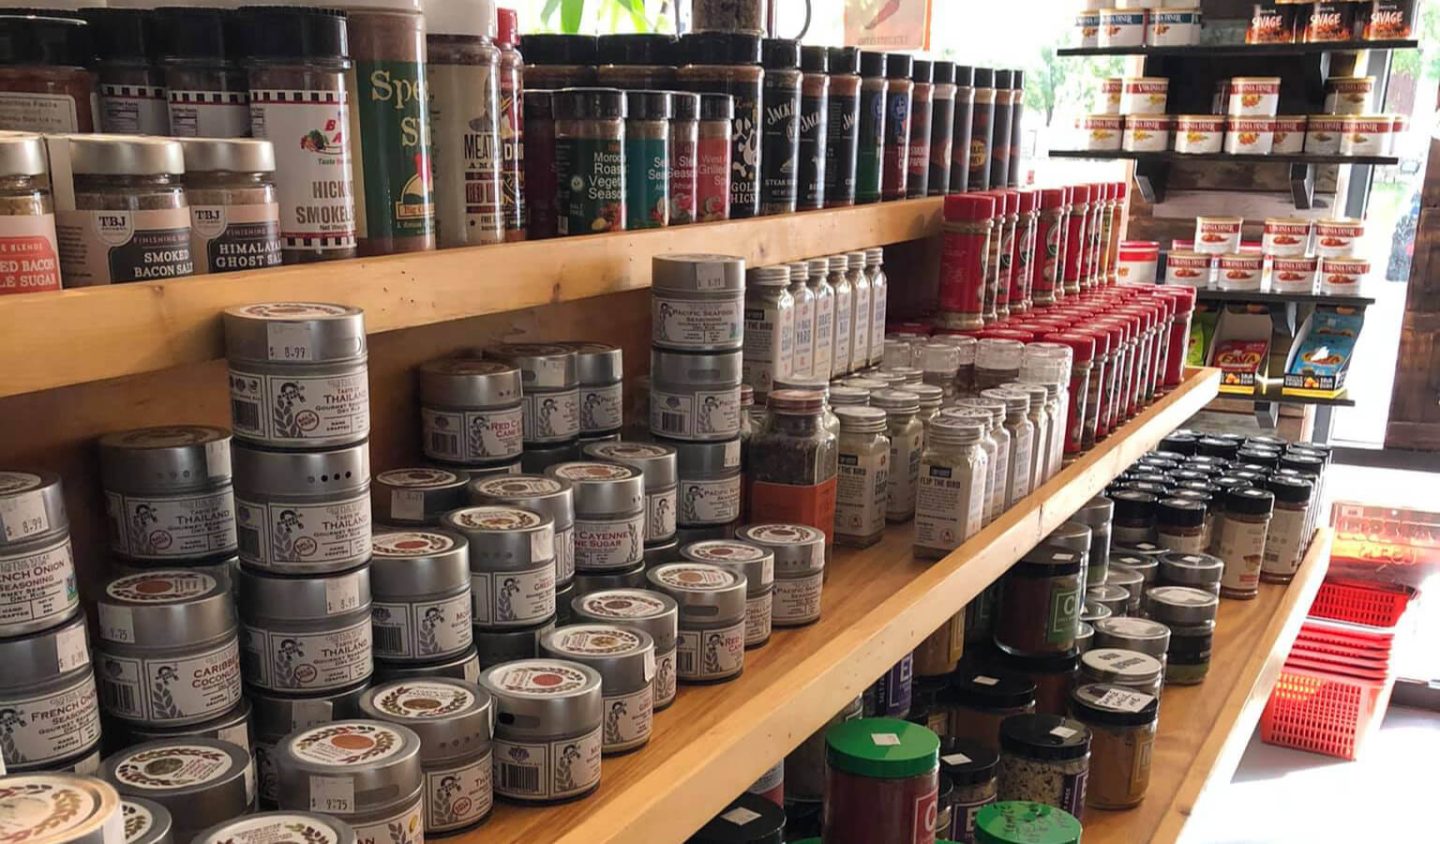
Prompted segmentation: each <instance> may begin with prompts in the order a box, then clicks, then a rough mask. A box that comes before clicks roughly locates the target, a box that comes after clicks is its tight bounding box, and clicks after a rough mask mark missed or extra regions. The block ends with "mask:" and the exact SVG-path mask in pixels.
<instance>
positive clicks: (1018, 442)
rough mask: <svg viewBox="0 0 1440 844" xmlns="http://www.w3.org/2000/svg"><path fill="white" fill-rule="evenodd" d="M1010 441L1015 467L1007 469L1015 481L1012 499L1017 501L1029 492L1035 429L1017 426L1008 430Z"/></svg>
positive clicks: (1033, 456)
mask: <svg viewBox="0 0 1440 844" xmlns="http://www.w3.org/2000/svg"><path fill="white" fill-rule="evenodd" d="M1010 442H1011V443H1012V444H1013V446H1014V450H1015V455H1014V458H1013V459H1012V462H1013V463H1014V464H1015V468H1013V469H1011V470H1009V471H1010V472H1011V478H1013V480H1014V483H1015V489H1014V492H1013V500H1015V501H1019V500H1020V499H1022V498H1024V497H1025V496H1027V495H1029V494H1030V482H1031V481H1032V480H1033V477H1032V467H1033V465H1034V459H1035V452H1034V443H1035V431H1034V429H1033V428H1026V427H1021V428H1017V429H1016V430H1014V431H1011V432H1010Z"/></svg>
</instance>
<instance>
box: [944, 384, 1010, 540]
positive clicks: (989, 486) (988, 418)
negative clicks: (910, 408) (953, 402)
mask: <svg viewBox="0 0 1440 844" xmlns="http://www.w3.org/2000/svg"><path fill="white" fill-rule="evenodd" d="M941 415H943V416H947V417H951V418H955V419H968V420H974V421H978V422H980V423H981V424H983V425H984V426H985V433H984V435H983V436H982V437H981V440H980V448H981V450H982V451H984V452H985V457H986V460H987V467H986V475H985V511H984V515H983V517H982V518H983V521H982V522H981V524H982V525H988V524H990V523H991V522H993V521H994V520H995V518H996V517H997V516H999V515H1000V514H1001V513H1003V512H1004V511H1005V509H1006V508H1007V506H1008V504H1009V502H1007V501H1006V500H1005V479H1006V477H1007V476H1008V474H1009V471H1010V465H1009V461H1010V454H1009V452H1010V442H1009V438H1010V435H1009V433H1008V432H1006V431H1004V430H1003V429H1002V428H1001V427H1000V421H999V419H998V418H997V416H996V415H995V414H994V413H992V412H991V411H990V409H989V408H983V407H975V406H973V405H969V406H964V407H948V408H945V409H944V410H942V411H941ZM1002 440H1003V441H1002Z"/></svg>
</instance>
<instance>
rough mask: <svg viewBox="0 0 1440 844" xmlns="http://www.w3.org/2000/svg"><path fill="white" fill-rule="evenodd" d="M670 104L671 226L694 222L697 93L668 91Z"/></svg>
mask: <svg viewBox="0 0 1440 844" xmlns="http://www.w3.org/2000/svg"><path fill="white" fill-rule="evenodd" d="M527 101H528V100H527ZM670 105H671V112H670V225H672V226H680V225H684V224H686V223H693V222H695V208H696V196H695V194H696V191H697V189H698V184H697V179H698V178H699V169H698V168H699V155H700V95H699V94H694V93H691V92H689V91H671V92H670ZM527 160H528V155H527Z"/></svg>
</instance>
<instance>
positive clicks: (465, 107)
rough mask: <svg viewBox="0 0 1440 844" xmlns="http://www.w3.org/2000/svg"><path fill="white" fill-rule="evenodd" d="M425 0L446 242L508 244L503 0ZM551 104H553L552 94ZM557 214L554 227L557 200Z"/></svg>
mask: <svg viewBox="0 0 1440 844" xmlns="http://www.w3.org/2000/svg"><path fill="white" fill-rule="evenodd" d="M424 3H425V23H426V26H427V28H428V31H427V32H426V34H425V47H426V50H427V59H426V67H425V71H426V74H427V78H428V79H429V82H430V118H431V124H432V128H433V130H434V138H433V141H434V160H435V172H436V173H440V174H443V177H442V178H439V179H436V180H435V227H436V231H437V240H438V242H439V245H440V246H442V247H445V248H449V247H454V246H471V245H475V244H481V243H500V242H502V241H503V240H504V239H505V228H504V225H503V223H502V221H501V218H500V50H499V49H498V48H497V47H496V46H495V42H494V39H495V35H496V27H497V19H496V13H495V2H494V0H424ZM545 104H546V105H547V106H548V105H549V100H548V99H546V100H545ZM551 126H552V127H553V126H554V123H553V120H552V123H551ZM551 142H552V144H553V142H554V141H553V128H552V136H551ZM553 163H554V159H553V157H552V158H551V164H552V166H553ZM551 184H552V185H553V184H554V180H553V178H552V179H551ZM550 214H551V218H550V219H551V233H552V234H553V232H554V227H553V221H554V216H553V214H554V200H553V199H552V200H551V202H550Z"/></svg>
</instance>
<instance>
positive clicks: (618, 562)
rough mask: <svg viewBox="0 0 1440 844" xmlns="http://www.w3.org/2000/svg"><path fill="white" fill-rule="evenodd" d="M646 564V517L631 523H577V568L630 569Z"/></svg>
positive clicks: (619, 520)
mask: <svg viewBox="0 0 1440 844" xmlns="http://www.w3.org/2000/svg"><path fill="white" fill-rule="evenodd" d="M643 562H645V514H644V513H643V512H641V513H639V514H637V515H634V516H631V517H630V518H628V519H614V520H609V519H607V520H599V519H595V520H591V519H576V520H575V566H576V567H577V568H582V569H588V570H592V571H600V570H610V569H628V568H633V567H635V566H638V565H640V564H641V563H643Z"/></svg>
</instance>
